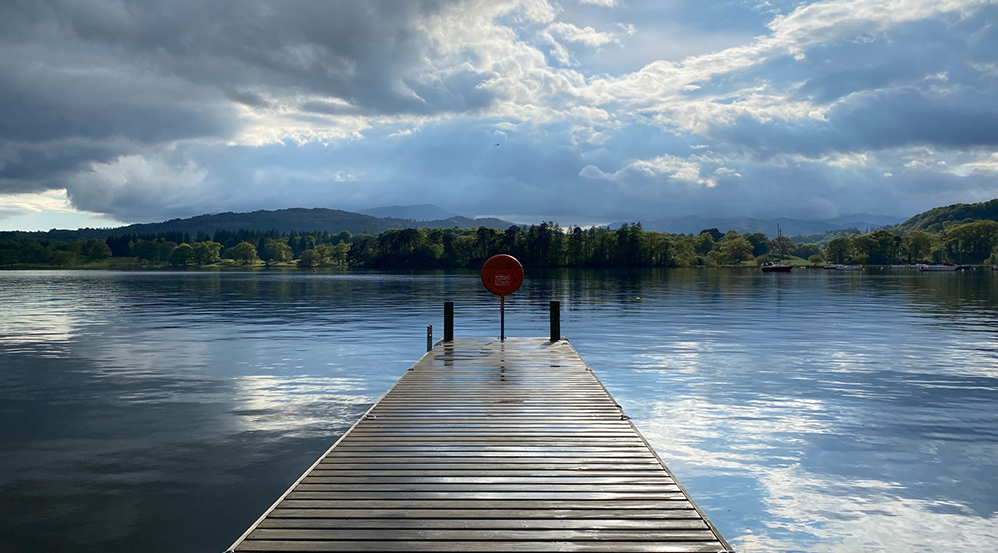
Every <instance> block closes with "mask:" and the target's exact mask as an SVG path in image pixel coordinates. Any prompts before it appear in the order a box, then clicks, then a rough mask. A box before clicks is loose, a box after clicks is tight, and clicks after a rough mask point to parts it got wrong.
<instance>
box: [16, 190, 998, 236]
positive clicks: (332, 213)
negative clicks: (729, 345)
mask: <svg viewBox="0 0 998 553" xmlns="http://www.w3.org/2000/svg"><path fill="white" fill-rule="evenodd" d="M982 219H989V220H996V221H998V199H994V200H991V201H988V202H981V203H976V204H953V205H948V206H943V207H937V208H933V209H930V210H928V211H925V212H923V213H919V214H918V215H915V216H914V217H911V218H909V219H907V220H904V219H901V218H899V217H890V216H886V215H870V214H868V213H856V214H849V215H842V216H839V217H836V218H834V219H825V220H818V221H814V220H804V219H791V218H785V217H781V218H777V219H753V218H743V219H731V218H728V219H724V218H705V217H699V216H696V215H690V216H687V217H679V218H674V219H656V220H651V221H640V223H641V226H642V227H643V228H644V229H645V230H649V231H656V232H669V233H676V234H698V233H699V232H700V231H702V230H705V229H710V228H716V229H718V230H720V231H721V232H727V231H729V230H735V231H737V232H739V233H745V232H761V233H763V234H765V235H767V236H769V237H774V236H776V226H777V225H779V226H780V229H781V230H782V231H783V234H784V236H788V237H791V238H793V237H795V236H798V237H800V238H801V239H803V238H809V240H808V241H811V240H814V241H822V240H821V236H819V235H822V234H825V233H830V234H826V235H825V237H826V238H827V237H828V236H830V235H831V234H835V235H839V234H841V232H834V231H851V232H865V231H868V230H872V229H876V228H880V227H883V226H888V225H891V226H893V225H897V228H898V230H901V231H904V232H907V231H910V230H916V229H923V230H929V231H932V232H937V231H939V230H941V229H942V228H945V227H946V226H948V225H952V224H957V223H964V222H971V221H975V220H982ZM517 224H518V223H511V222H509V221H504V220H502V219H496V218H492V217H485V218H479V219H471V218H469V217H462V216H459V215H454V214H452V213H450V212H448V211H446V210H444V209H442V208H440V207H438V206H435V205H431V204H423V205H410V206H389V207H378V208H372V209H366V210H364V213H353V212H350V211H341V210H338V209H323V208H315V209H305V208H294V209H281V210H276V211H266V210H261V211H253V212H250V213H216V214H210V215H199V216H197V217H190V218H187V219H171V220H169V221H164V222H162V223H139V224H134V225H127V226H122V227H117V228H106V229H90V228H87V229H79V230H52V231H48V232H23V231H14V232H0V236H3V235H7V236H11V235H13V236H25V235H30V236H36V237H41V236H43V237H46V238H50V239H68V240H72V239H91V238H107V237H108V236H114V235H122V234H156V233H160V232H186V233H188V234H191V235H192V236H193V235H196V234H198V233H204V234H208V235H209V236H213V235H214V233H215V232H216V231H219V230H229V231H235V230H255V231H261V232H265V231H268V230H277V231H280V232H283V233H287V232H291V231H297V232H302V231H305V232H308V231H327V232H330V233H338V232H342V231H344V230H345V231H347V232H349V233H351V234H376V233H380V232H384V231H386V230H390V229H401V228H454V227H457V228H478V227H480V226H485V227H489V228H497V229H507V228H509V227H511V226H514V225H517ZM622 224H623V223H613V224H611V225H608V226H609V228H611V229H616V228H619V227H620V226H621V225H622Z"/></svg>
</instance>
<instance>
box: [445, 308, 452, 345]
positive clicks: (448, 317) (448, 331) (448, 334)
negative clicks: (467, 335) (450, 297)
mask: <svg viewBox="0 0 998 553" xmlns="http://www.w3.org/2000/svg"><path fill="white" fill-rule="evenodd" d="M453 341H454V302H452V301H445V302H444V342H453Z"/></svg>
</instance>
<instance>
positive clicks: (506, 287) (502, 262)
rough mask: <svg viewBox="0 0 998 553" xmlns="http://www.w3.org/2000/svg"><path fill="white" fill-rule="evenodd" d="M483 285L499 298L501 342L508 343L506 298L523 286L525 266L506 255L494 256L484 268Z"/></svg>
mask: <svg viewBox="0 0 998 553" xmlns="http://www.w3.org/2000/svg"><path fill="white" fill-rule="evenodd" d="M482 284H484V285H485V289H486V290H488V291H489V292H492V293H493V294H495V295H497V296H499V340H500V341H502V342H505V341H506V296H508V295H509V294H512V293H513V292H516V291H517V290H518V289H519V288H520V285H521V284H523V265H520V262H519V261H517V260H516V258H515V257H513V256H511V255H506V254H499V255H493V256H492V257H490V258H489V259H488V261H486V262H485V265H483V266H482Z"/></svg>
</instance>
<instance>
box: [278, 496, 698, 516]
mask: <svg viewBox="0 0 998 553" xmlns="http://www.w3.org/2000/svg"><path fill="white" fill-rule="evenodd" d="M292 493H293V492H292ZM278 506H279V507H280V508H282V509H322V508H324V507H326V508H328V507H337V508H343V509H499V508H503V507H505V508H506V509H527V510H532V509H636V510H650V511H658V510H661V509H692V508H693V505H692V504H691V503H690V502H689V501H685V500H684V499H675V500H660V499H654V498H652V499H640V500H639V499H619V500H616V501H607V500H576V499H551V500H538V499H517V500H516V501H510V502H507V503H504V504H503V503H500V502H497V501H494V500H487V501H485V500H475V499H459V498H451V499H411V498H396V499H356V498H352V499H350V498H348V499H340V500H336V501H328V500H325V499H294V498H290V499H285V500H283V501H281V502H280V504H279V505H278Z"/></svg>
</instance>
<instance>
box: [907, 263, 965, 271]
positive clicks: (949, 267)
mask: <svg viewBox="0 0 998 553" xmlns="http://www.w3.org/2000/svg"><path fill="white" fill-rule="evenodd" d="M916 267H917V268H918V270H919V271H932V272H935V271H940V272H941V271H956V270H957V269H959V268H960V267H959V266H957V265H953V264H952V263H919V264H918V265H916Z"/></svg>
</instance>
